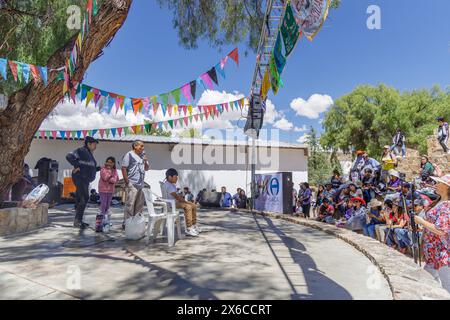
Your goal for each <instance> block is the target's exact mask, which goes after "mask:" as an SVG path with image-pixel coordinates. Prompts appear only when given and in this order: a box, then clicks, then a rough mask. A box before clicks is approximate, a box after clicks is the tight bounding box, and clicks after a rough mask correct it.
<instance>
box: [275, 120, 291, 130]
mask: <svg viewBox="0 0 450 320" xmlns="http://www.w3.org/2000/svg"><path fill="white" fill-rule="evenodd" d="M273 126H274V127H275V128H277V129H280V130H284V131H288V130H291V129H292V128H293V127H294V125H293V124H292V122H289V121H288V120H286V118H282V119H280V120H278V121H277V122H275V124H274V125H273Z"/></svg>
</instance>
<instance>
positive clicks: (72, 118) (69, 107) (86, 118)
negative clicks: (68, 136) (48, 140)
mask: <svg viewBox="0 0 450 320" xmlns="http://www.w3.org/2000/svg"><path fill="white" fill-rule="evenodd" d="M144 119H145V117H144V115H142V114H137V115H135V114H134V113H133V112H127V115H126V116H125V113H124V112H123V111H122V110H119V112H118V113H117V114H115V112H114V111H112V112H111V114H107V113H100V112H99V111H98V109H96V108H95V107H94V105H93V104H92V103H91V104H90V105H89V106H88V107H87V108H86V107H85V103H81V102H78V101H77V103H76V104H74V103H72V102H68V101H64V102H62V103H60V104H58V105H57V106H56V108H55V110H54V112H53V113H52V114H51V115H50V116H48V117H47V118H46V119H45V120H44V122H43V123H42V124H41V129H42V130H78V129H85V130H89V129H99V128H116V127H121V126H132V125H136V124H143V123H144Z"/></svg>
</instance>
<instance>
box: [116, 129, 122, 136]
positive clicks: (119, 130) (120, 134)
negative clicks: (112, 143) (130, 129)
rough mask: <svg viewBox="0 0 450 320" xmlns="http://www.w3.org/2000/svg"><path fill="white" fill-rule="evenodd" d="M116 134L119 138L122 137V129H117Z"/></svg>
mask: <svg viewBox="0 0 450 320" xmlns="http://www.w3.org/2000/svg"><path fill="white" fill-rule="evenodd" d="M117 133H118V134H119V137H120V136H122V128H117Z"/></svg>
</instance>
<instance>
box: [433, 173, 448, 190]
mask: <svg viewBox="0 0 450 320" xmlns="http://www.w3.org/2000/svg"><path fill="white" fill-rule="evenodd" d="M430 178H431V179H433V180H434V181H436V182H438V183H443V184H445V185H447V187H450V174H446V175H445V176H442V177H430Z"/></svg>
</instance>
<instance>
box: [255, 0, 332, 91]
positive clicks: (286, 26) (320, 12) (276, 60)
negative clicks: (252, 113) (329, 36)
mask: <svg viewBox="0 0 450 320" xmlns="http://www.w3.org/2000/svg"><path fill="white" fill-rule="evenodd" d="M330 5H331V0H310V1H305V0H290V1H288V2H287V4H286V11H285V14H284V17H283V21H282V23H281V27H280V29H279V30H278V33H277V38H276V42H275V46H274V48H273V51H272V53H271V56H270V59H269V66H268V68H266V71H265V74H264V76H263V80H262V84H261V92H260V94H261V97H262V98H263V100H264V99H265V98H266V97H267V94H268V92H269V90H270V89H272V91H273V93H274V94H277V92H278V89H279V88H280V87H282V86H283V82H282V80H281V74H282V72H283V70H284V67H285V65H286V60H287V58H288V57H289V55H290V54H291V53H292V51H293V50H294V48H295V46H296V44H297V42H298V40H299V39H300V38H301V36H302V34H304V35H305V36H306V37H307V39H308V40H310V41H312V40H313V39H314V37H315V36H316V35H317V33H318V32H319V31H320V29H321V28H322V26H323V23H324V22H325V20H326V18H327V16H328V10H329V8H330ZM283 46H284V53H283Z"/></svg>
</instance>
